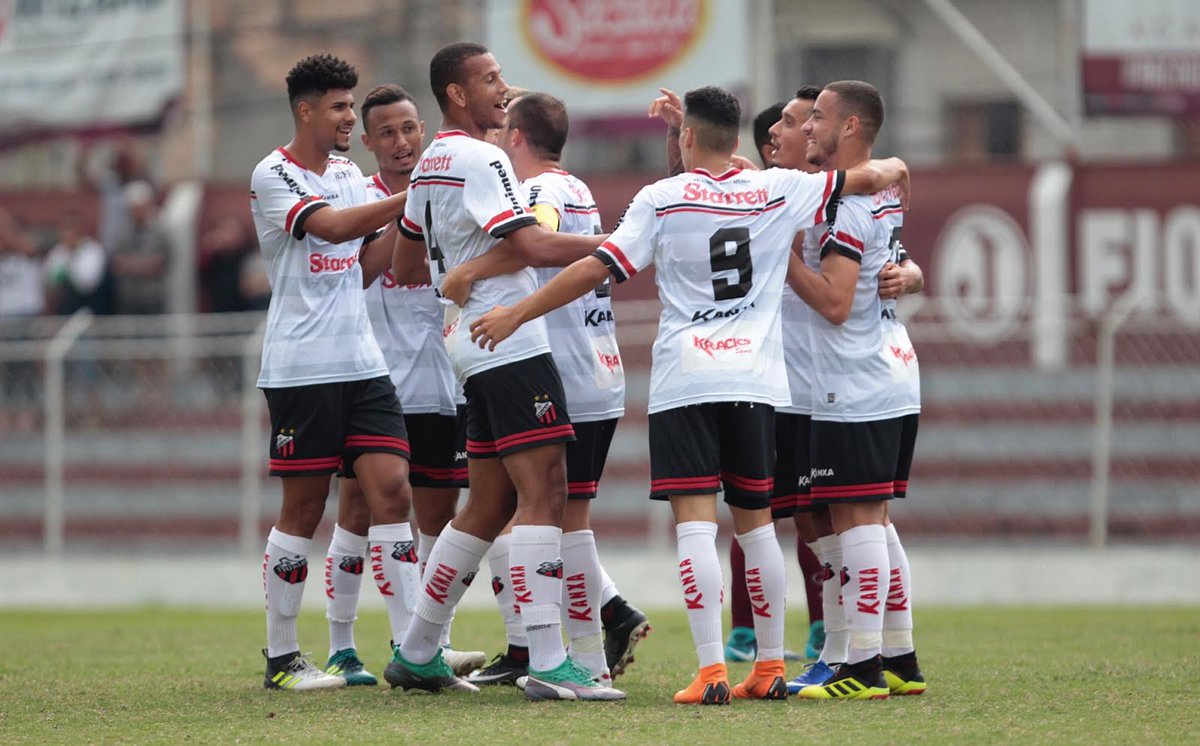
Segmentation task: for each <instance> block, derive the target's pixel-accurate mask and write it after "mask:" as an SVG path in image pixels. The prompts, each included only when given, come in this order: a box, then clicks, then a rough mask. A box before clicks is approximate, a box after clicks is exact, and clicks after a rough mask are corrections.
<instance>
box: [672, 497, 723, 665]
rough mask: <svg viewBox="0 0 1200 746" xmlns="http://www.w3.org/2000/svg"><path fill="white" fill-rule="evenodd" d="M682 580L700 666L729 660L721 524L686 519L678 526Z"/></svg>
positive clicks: (680, 576) (685, 603) (676, 530)
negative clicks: (719, 542) (723, 615)
mask: <svg viewBox="0 0 1200 746" xmlns="http://www.w3.org/2000/svg"><path fill="white" fill-rule="evenodd" d="M675 537H676V541H677V544H676V554H677V556H678V557H679V581H680V582H681V583H682V584H683V602H684V605H685V606H686V608H687V616H688V624H689V626H691V628H692V642H694V643H695V645H696V656H697V657H698V658H699V659H700V667H701V668H704V667H706V666H711V665H713V664H716V663H723V662H724V661H725V644H724V637H723V634H722V631H721V595H722V589H723V588H724V587H725V579H724V577H723V576H722V574H721V559H720V557H718V555H717V524H715V523H711V522H709V521H684V522H683V523H679V524H676V526H675Z"/></svg>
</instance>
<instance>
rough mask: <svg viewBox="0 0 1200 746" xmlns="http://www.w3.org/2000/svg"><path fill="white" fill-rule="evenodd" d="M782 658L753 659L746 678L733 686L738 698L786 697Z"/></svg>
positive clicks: (784, 671) (785, 680) (734, 694)
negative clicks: (752, 667)
mask: <svg viewBox="0 0 1200 746" xmlns="http://www.w3.org/2000/svg"><path fill="white" fill-rule="evenodd" d="M785 676H786V669H785V668H784V665H783V659H782V658H781V659H778V660H772V661H755V663H754V670H753V671H751V672H750V675H749V676H747V677H746V680H745V681H743V682H742V683H740V684H738V685H737V686H735V687H734V688H733V696H735V697H737V698H738V699H787V696H788V690H787V679H786V678H785Z"/></svg>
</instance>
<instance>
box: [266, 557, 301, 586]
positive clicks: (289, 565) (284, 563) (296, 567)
mask: <svg viewBox="0 0 1200 746" xmlns="http://www.w3.org/2000/svg"><path fill="white" fill-rule="evenodd" d="M274 570H275V574H276V575H277V576H279V579H280V580H282V581H283V582H285V583H291V584H292V585H295V584H296V583H303V582H304V581H305V580H306V579H307V578H308V560H307V559H305V558H304V557H284V558H283V559H281V560H279V564H277V565H275V567H274Z"/></svg>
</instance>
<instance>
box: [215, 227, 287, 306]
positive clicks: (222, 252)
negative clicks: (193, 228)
mask: <svg viewBox="0 0 1200 746" xmlns="http://www.w3.org/2000/svg"><path fill="white" fill-rule="evenodd" d="M258 254H259V251H258V244H257V243H256V242H255V241H254V236H253V235H251V233H250V230H249V228H247V226H246V223H245V222H244V221H242V220H239V219H238V218H236V217H234V216H232V215H227V216H225V217H223V218H221V219H219V220H218V221H217V223H216V225H215V226H213V227H212V229H211V230H209V231H208V232H207V233H205V234H204V235H203V236H201V237H200V287H201V290H202V292H203V294H204V297H205V298H206V300H207V310H209V311H212V312H214V313H228V312H231V311H251V310H261V309H265V308H266V307H267V303H268V302H269V301H270V298H271V286H270V283H269V282H266V273H265V270H263V269H261V259H258ZM256 259H258V261H256ZM256 268H257V269H256ZM264 284H265V289H264V287H263V285H264ZM264 295H265V299H264Z"/></svg>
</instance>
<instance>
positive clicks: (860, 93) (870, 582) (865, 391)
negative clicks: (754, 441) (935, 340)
mask: <svg viewBox="0 0 1200 746" xmlns="http://www.w3.org/2000/svg"><path fill="white" fill-rule="evenodd" d="M883 119H884V105H883V98H882V97H881V96H880V95H879V92H878V91H877V90H876V89H875V88H874V87H873V86H871V85H870V84H868V83H863V82H860V81H840V82H836V83H830V84H829V85H827V86H825V88H824V89H823V90H822V91H821V94H820V96H818V98H817V101H816V104H815V105H814V107H813V110H812V115H811V116H810V118H809V119H808V121H807V122H805V124H804V125H803V127H802V132H803V133H804V135H805V136H806V139H807V148H806V155H807V158H808V160H809V162H810V163H816V164H820V165H822V166H823V167H826V168H848V167H851V166H853V165H855V164H858V163H862V162H865V161H866V160H867V159H869V158H870V157H871V147H872V144H873V142H874V140H875V137H876V135H877V134H878V132H879V129H880V127H882V126H883ZM782 149H783V148H782V147H781V150H782ZM902 225H903V208H902V205H901V201H900V194H899V193H898V192H897V191H896V190H895V189H890V188H889V189H886V190H882V191H880V192H877V193H874V194H871V195H869V196H861V197H846V198H844V199H843V200H842V202H841V203H840V204H839V205H838V208H837V212H836V216H835V217H834V219H833V220H832V221H830V222H829V227H828V231H827V232H826V234H825V236H824V238H823V240H822V243H821V247H820V265H819V269H818V270H813V269H812V268H811V267H809V266H807V265H806V264H805V262H804V261H803V260H801V259H799V258H798V257H797V258H794V259H793V260H792V266H791V267H790V268H789V282H790V283H791V284H792V287H794V288H795V290H796V292H797V293H798V294H799V295H800V297H801V298H802V299H804V301H805V302H806V303H808V305H809V306H811V307H812V308H813V310H814V311H816V314H815V315H813V317H812V321H811V329H812V342H813V350H812V352H813V354H812V360H813V367H812V391H813V397H812V428H811V451H810V452H811V457H812V485H811V499H812V502H813V503H814V504H815V505H827V506H829V511H830V516H831V518H832V524H833V525H832V528H833V530H834V531H836V532H837V541H838V548H840V550H841V562H840V564H841V572H840V580H841V598H842V607H843V609H844V611H845V616H846V623H847V628H848V631H849V641H848V650H847V656H846V662H845V663H844V664H843V665H841V666H839V667H838V670H837V673H836V674H834V675H833V676H832V677H831V678H829V679H828V680H827V681H825V682H824V683H823V684H812V685H809V686H806V687H804V688H802V689H800V692H799V696H801V697H803V698H806V699H884V698H887V697H888V696H889V691H891V692H894V693H896V694H920V693H922V692H924V691H925V680H924V677H923V676H922V675H921V671H920V668H919V667H918V665H917V658H916V652H915V649H914V647H913V641H912V610H911V609H912V606H911V598H910V596H909V570H908V561H907V558H906V557H905V555H904V550H903V547H902V546H901V545H900V541H899V537H898V536H897V535H896V532H895V528H894V527H891V528H889V526H890V523H889V521H888V513H887V501H888V500H891V499H892V498H894V497H904V495H905V493H906V491H907V485H908V472H909V467H910V466H911V464H912V454H913V446H914V444H915V443H916V435H917V416H918V413H919V411H920V374H919V370H918V368H917V358H916V353H915V352H914V351H913V347H912V343H911V342H910V341H909V338H908V333H907V331H906V330H905V328H904V325H903V324H902V323H900V322H899V320H898V319H897V318H896V308H895V300H893V299H888V300H884V299H881V298H880V293H879V282H880V274H881V272H883V270H884V268H885V266H886V265H887V264H888V263H891V264H894V265H899V264H900V263H901V260H902V257H901V256H900V250H901V247H900V231H901V227H902ZM834 567H835V568H836V565H835V566H834ZM881 654H882V657H881Z"/></svg>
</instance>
